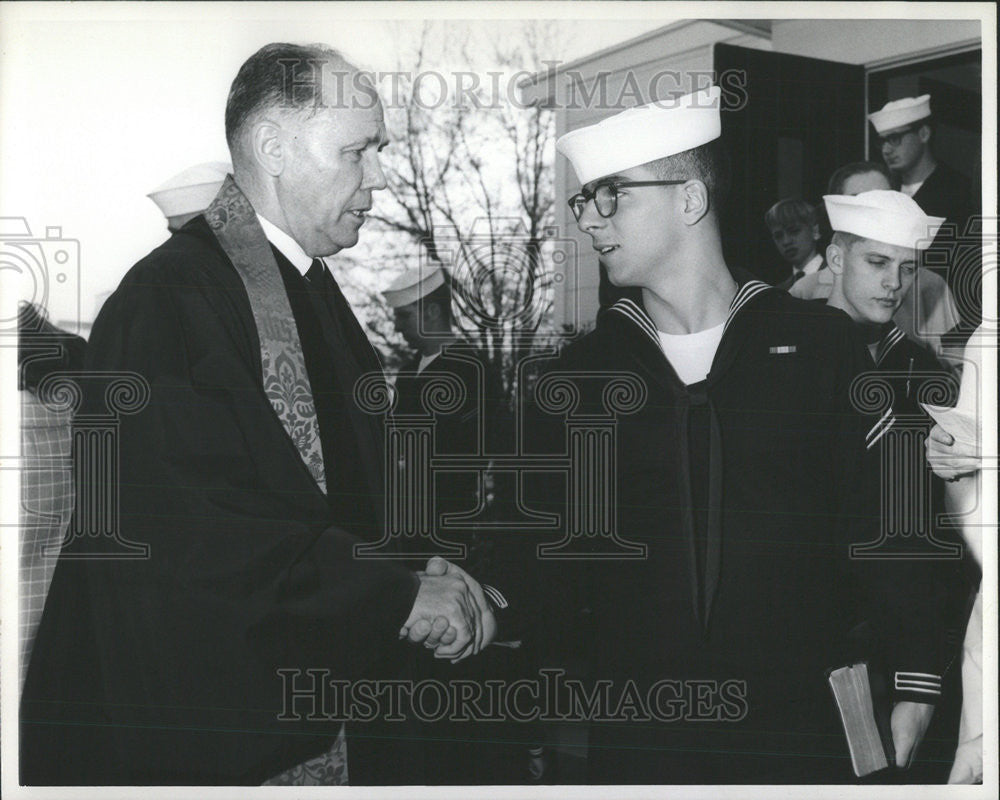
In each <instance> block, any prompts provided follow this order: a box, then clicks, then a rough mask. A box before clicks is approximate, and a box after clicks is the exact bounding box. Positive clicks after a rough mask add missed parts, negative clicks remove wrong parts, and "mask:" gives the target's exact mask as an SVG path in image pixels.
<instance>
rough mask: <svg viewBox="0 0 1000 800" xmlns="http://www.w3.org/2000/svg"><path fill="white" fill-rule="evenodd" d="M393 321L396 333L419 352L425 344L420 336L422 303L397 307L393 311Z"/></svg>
mask: <svg viewBox="0 0 1000 800" xmlns="http://www.w3.org/2000/svg"><path fill="white" fill-rule="evenodd" d="M393 321H394V323H395V325H396V331H397V332H398V333H399V335H400V336H402V337H403V339H404V340H405V341H406V343H407V344H408V345H409V346H410V347H412V348H413V349H414V350H419V349H420V346H421V344H422V343H423V337H421V335H420V302H419V301H417V302H416V303H409V304H407V305H405V306H397V307H396V308H395V309H394V311H393Z"/></svg>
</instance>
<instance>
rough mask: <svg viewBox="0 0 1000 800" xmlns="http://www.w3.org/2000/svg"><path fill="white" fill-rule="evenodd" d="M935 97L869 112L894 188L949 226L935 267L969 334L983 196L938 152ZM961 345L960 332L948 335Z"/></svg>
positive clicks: (977, 315)
mask: <svg viewBox="0 0 1000 800" xmlns="http://www.w3.org/2000/svg"><path fill="white" fill-rule="evenodd" d="M931 99H932V98H931V96H930V95H927V94H925V95H921V96H920V97H904V98H902V99H900V100H894V101H892V102H890V103H886V105H885V106H883V107H882V108H881V109H880V110H878V111H876V112H875V113H873V114H869V115H868V119H869V120H870V121H871V123H872V126H873V127H874V128H875V132H876V133H877V134H878V137H879V142H880V143H881V147H882V157H883V158H884V159H885V163H886V166H888V167H889V170H890V171H891V173H892V178H893V188H895V189H899V190H900V191H901V192H903V193H904V194H907V195H909V196H910V197H912V198H913V199H914V200H915V201H916V202H917V205H919V206H920V208H922V209H923V210H924V211H925V212H926V213H928V214H930V215H932V216H935V217H944V218H945V219H946V220H947V222H948V225H947V226H946V227H945V228H943V229H942V235H941V237H940V238H939V241H938V242H937V243H935V253H936V255H935V258H934V261H935V264H934V265H933V266H931V265H930V264H929V265H928V266H929V268H931V269H933V270H934V271H935V272H936V273H937V274H938V275H940V277H942V278H944V279H945V280H946V281H947V283H948V287H949V289H950V290H951V293H952V294H953V295H954V296H955V299H956V300H957V301H958V310H959V313H960V316H961V320H960V324H959V325H958V326H957V328H956V332H959V331H960V332H962V333H964V335H965V336H967V335H968V333H969V332H971V331H972V330H973V329H974V328H975V327H976V326H977V325H978V324H979V323H980V320H981V316H982V312H981V309H982V290H981V286H980V281H979V280H978V277H977V276H978V273H979V272H980V270H981V269H982V266H981V262H980V260H979V259H977V258H970V257H969V254H970V253H975V252H976V251H977V250H978V248H979V246H980V241H979V235H978V233H976V232H975V231H976V229H975V227H974V226H972V225H971V224H970V223H971V222H972V219H973V217H974V215H976V214H978V213H979V209H980V207H981V204H980V200H979V198H978V197H977V196H975V194H974V192H973V188H972V182H971V181H970V180H969V178H967V177H966V176H965V175H963V174H962V173H961V172H959V171H958V170H956V169H954V168H953V167H951V166H949V165H948V164H946V163H944V162H943V161H939V160H938V159H937V157H936V156H935V154H934V136H935V133H934V119H933V116H932V113H931V111H932V107H931ZM947 338H948V340H949V341H950V342H951V343H952V344H955V343H958V344H960V343H961V340H962V338H963V337H962V336H957V337H956V336H949V337H947Z"/></svg>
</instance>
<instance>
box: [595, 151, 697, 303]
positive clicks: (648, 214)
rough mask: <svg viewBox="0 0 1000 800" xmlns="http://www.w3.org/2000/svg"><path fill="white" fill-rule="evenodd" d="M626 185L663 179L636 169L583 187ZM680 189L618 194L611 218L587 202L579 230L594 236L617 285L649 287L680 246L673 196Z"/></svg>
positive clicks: (639, 189) (633, 190) (643, 189)
mask: <svg viewBox="0 0 1000 800" xmlns="http://www.w3.org/2000/svg"><path fill="white" fill-rule="evenodd" d="M615 178H617V179H619V180H622V181H655V180H659V178H660V176H659V175H657V174H656V173H655V172H654V171H653V170H651V169H650V168H649V167H646V166H638V167H631V168H630V169H626V170H623V171H621V172H618V173H615V174H614V175H612V176H607V177H604V178H599V179H597V180H594V181H591V182H590V183H588V184H586V186H584V189H586V190H592V189H593V188H594V186H595V185H597V184H598V183H601V182H604V181H608V180H613V179H615ZM679 188H680V187H679V186H636V187H632V188H629V187H625V188H622V189H620V190H619V191H618V210H617V211H616V212H615V214H614V215H613V216H611V217H602V216H601V215H600V214H598V213H597V208H596V206H595V205H594V203H593V201H591V202H588V203H587V204H586V205H585V206H584V208H583V212H582V213H581V214H580V219H579V220H578V222H577V227H579V228H580V230H581V231H583V232H584V233H588V234H590V237H591V240H592V243H593V247H594V249H595V250H596V251H597V252H598V253H599V254H600V261H601V263H602V264H604V267H605V269H606V270H607V272H608V279H609V280H610V281H611V282H612V283H613V284H614V285H615V286H642V287H650V286H651V285H652V284H654V283H655V280H656V276H657V275H658V273H659V272H660V271H661V270H662V269H663V266H664V263H665V262H666V260H667V257H668V255H669V254H670V249H671V244H672V243H673V242H676V236H675V233H674V231H675V230H676V227H677V225H678V224H679V223H678V220H677V219H676V212H675V211H674V204H673V203H672V202H671V200H672V198H673V197H674V195H673V194H672V192H674V191H676V190H677V189H679Z"/></svg>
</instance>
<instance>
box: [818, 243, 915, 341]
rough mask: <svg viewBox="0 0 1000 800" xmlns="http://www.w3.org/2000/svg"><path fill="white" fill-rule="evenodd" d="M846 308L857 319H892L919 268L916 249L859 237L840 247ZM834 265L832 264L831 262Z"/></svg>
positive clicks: (870, 320)
mask: <svg viewBox="0 0 1000 800" xmlns="http://www.w3.org/2000/svg"><path fill="white" fill-rule="evenodd" d="M834 247H837V249H838V250H839V251H840V252H841V253H842V256H841V263H840V264H839V265H837V266H838V267H839V269H837V268H836V267H834V271H835V272H837V271H842V274H841V294H842V301H841V302H838V303H835V305H837V306H838V307H840V308H843V310H844V311H846V312H847V313H848V314H850V316H851V319H853V320H854V321H855V322H863V323H871V324H878V325H881V324H884V323H886V322H888V321H889V320H890V319H892V316H893V314H895V313H896V311H897V310H898V309H899V306H900V305H901V304H902V302H903V299H904V298H905V297H906V294H907V293H908V292H909V290H910V287H911V286H912V285H913V276H914V273H915V272H916V269H917V261H916V252H915V251H914V250H913V248H910V247H899V246H898V245H893V244H885V243H884V242H876V241H875V240H873V239H859V240H857V241H855V242H854V243H853V244H852V245H851V246H850V247H847V248H846V249H845V248H841V247H839V246H837V245H834ZM831 266H833V265H831Z"/></svg>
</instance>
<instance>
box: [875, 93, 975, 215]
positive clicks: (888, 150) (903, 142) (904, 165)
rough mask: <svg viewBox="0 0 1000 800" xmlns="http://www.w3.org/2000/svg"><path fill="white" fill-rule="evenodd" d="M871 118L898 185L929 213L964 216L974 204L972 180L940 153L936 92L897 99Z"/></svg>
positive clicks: (898, 187) (886, 161) (884, 156)
mask: <svg viewBox="0 0 1000 800" xmlns="http://www.w3.org/2000/svg"><path fill="white" fill-rule="evenodd" d="M868 119H869V121H870V122H871V124H872V127H874V128H875V133H876V134H878V141H879V144H880V145H881V148H882V158H884V159H885V163H886V166H887V167H888V168H889V170H890V171H891V172H892V175H893V178H894V186H895V188H897V189H899V191H901V192H903V193H904V194H908V195H909V196H910V197H912V198H913V199H914V200H916V201H917V204H918V205H919V206H920V207H921V208H922V209H924V211H926V212H927V213H928V214H934V215H936V216H941V217H946V218H947V219H949V220H951V221H953V222H960V221H964V219H965V217H966V216H968V214H969V213H970V212H971V208H972V206H973V205H974V203H973V198H972V191H971V184H970V182H969V180H968V178H966V177H965V176H964V175H962V174H961V173H960V172H958V171H957V170H954V169H952V168H951V167H949V166H948V165H947V164H944V163H941V162H939V161H938V160H937V158H936V157H935V156H934V152H933V148H932V141H933V133H934V125H933V117H932V114H931V96H930V95H929V94H923V95H920V97H904V98H902V99H900V100H893V101H892V102H889V103H886V104H885V105H884V106H883V107H882V108H881V109H879V110H878V111H876V112H874V113H872V114H869V115H868Z"/></svg>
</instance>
